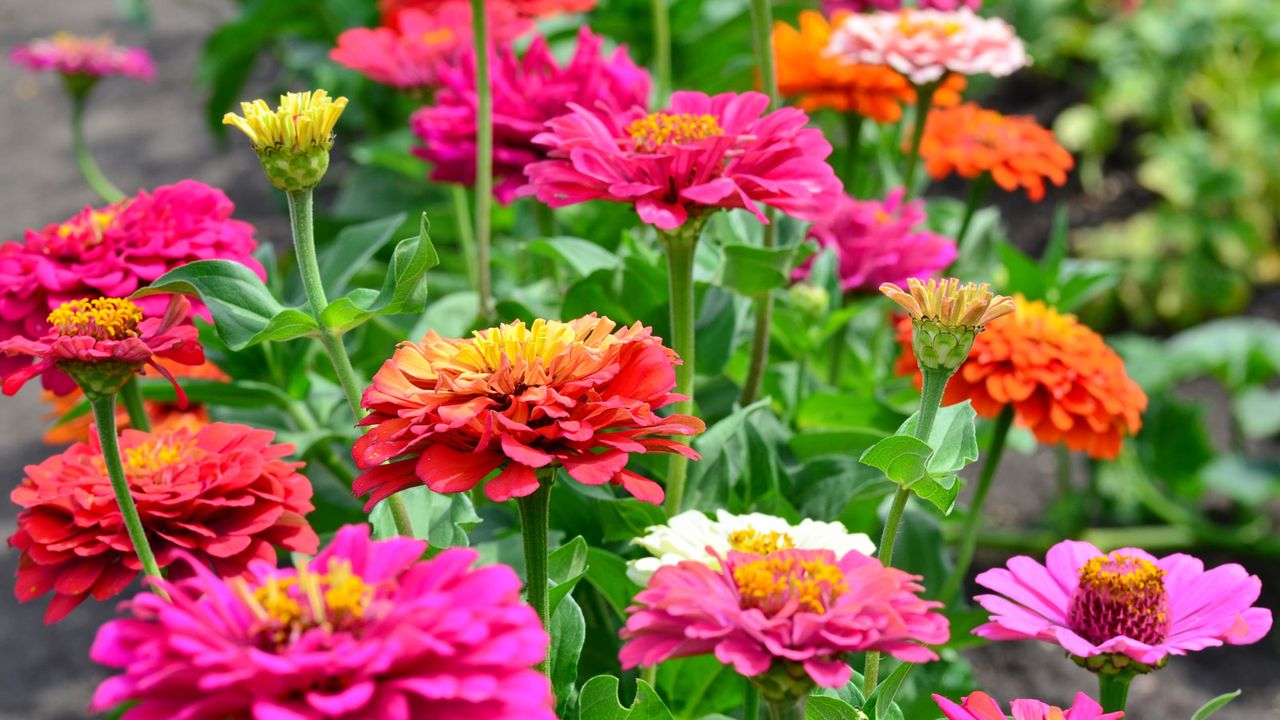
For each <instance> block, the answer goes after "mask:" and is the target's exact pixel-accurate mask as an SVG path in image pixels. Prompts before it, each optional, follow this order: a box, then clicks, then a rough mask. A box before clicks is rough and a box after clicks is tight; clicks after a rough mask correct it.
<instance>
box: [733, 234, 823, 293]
mask: <svg viewBox="0 0 1280 720" xmlns="http://www.w3.org/2000/svg"><path fill="white" fill-rule="evenodd" d="M802 247H804V248H805V249H806V250H812V248H810V247H809V246H807V245H805V246H802ZM721 251H722V252H723V253H724V264H723V265H721V266H720V276H719V283H718V284H720V285H723V286H724V287H727V288H730V289H732V290H735V291H737V292H739V293H742V294H743V295H747V296H751V295H758V294H760V293H763V292H768V291H770V290H773V289H775V288H780V287H785V286H786V285H787V284H788V283H790V282H791V267H792V260H793V258H794V257H795V254H796V253H795V251H796V248H795V246H788V247H780V248H764V247H755V246H752V245H738V244H725V245H724V246H723V247H722V248H721Z"/></svg>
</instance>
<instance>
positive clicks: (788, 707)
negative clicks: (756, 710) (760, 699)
mask: <svg viewBox="0 0 1280 720" xmlns="http://www.w3.org/2000/svg"><path fill="white" fill-rule="evenodd" d="M807 700H808V697H806V696H804V695H801V696H800V697H798V698H784V699H782V700H766V701H765V703H764V707H765V710H766V711H767V712H768V717H769V720H804V712H805V703H806V701H807Z"/></svg>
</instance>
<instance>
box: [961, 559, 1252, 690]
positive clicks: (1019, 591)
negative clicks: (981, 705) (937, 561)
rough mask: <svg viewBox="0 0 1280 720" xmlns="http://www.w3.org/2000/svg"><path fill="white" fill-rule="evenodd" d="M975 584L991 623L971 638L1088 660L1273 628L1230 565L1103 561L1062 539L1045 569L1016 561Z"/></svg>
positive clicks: (1242, 637) (1160, 652)
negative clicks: (1049, 647)
mask: <svg viewBox="0 0 1280 720" xmlns="http://www.w3.org/2000/svg"><path fill="white" fill-rule="evenodd" d="M978 584H979V585H982V586H983V587H985V588H988V589H990V590H993V591H995V592H996V593H999V594H997V595H979V596H978V597H977V598H976V599H977V601H978V602H979V603H980V604H981V605H982V607H983V608H985V609H986V610H987V611H988V612H990V613H991V622H989V623H987V624H985V625H982V626H980V627H978V628H977V629H976V630H974V634H975V635H978V636H979V637H984V638H988V639H990V640H1022V639H1038V640H1044V641H1045V642H1051V643H1055V644H1058V645H1061V646H1062V647H1063V648H1064V649H1065V650H1066V651H1067V652H1069V653H1071V654H1072V655H1073V656H1075V657H1076V658H1080V659H1083V660H1086V661H1087V660H1088V659H1089V658H1093V657H1095V656H1108V655H1113V654H1118V655H1125V656H1128V657H1129V658H1130V659H1132V660H1135V661H1137V662H1139V663H1143V664H1145V665H1151V666H1154V665H1158V664H1160V663H1163V662H1164V661H1165V659H1166V658H1167V657H1169V656H1170V655H1185V654H1186V653H1187V652H1189V651H1194V650H1203V649H1204V648H1209V647H1218V646H1220V645H1222V644H1223V643H1227V644H1230V645H1248V644H1250V643H1255V642H1257V641H1258V640H1260V639H1262V637H1263V636H1265V635H1266V634H1267V632H1268V631H1269V630H1270V629H1271V611H1270V610H1267V609H1265V608H1260V607H1253V603H1254V602H1255V601H1257V599H1258V595H1259V593H1260V592H1261V590H1262V582H1261V581H1260V580H1258V578H1257V576H1255V575H1250V574H1249V573H1248V572H1247V571H1246V570H1245V569H1244V568H1243V567H1241V566H1239V565H1236V564H1234V563H1233V564H1229V565H1221V566H1219V567H1216V568H1213V569H1212V570H1208V571H1206V570H1205V569H1204V563H1202V562H1200V561H1199V560H1197V559H1196V558H1194V557H1191V556H1190V555H1183V554H1180V553H1179V554H1175V555H1168V556H1166V557H1163V558H1156V557H1154V556H1152V555H1150V554H1148V553H1147V552H1146V551H1144V550H1139V549H1136V548H1125V549H1122V550H1117V551H1115V552H1114V553H1111V554H1109V555H1108V554H1105V553H1103V552H1102V551H1101V550H1099V549H1098V548H1096V547H1094V546H1093V545H1090V544H1089V543H1086V542H1076V541H1073V540H1065V541H1063V542H1060V543H1058V544H1057V545H1054V546H1053V547H1052V548H1050V550H1049V554H1048V556H1047V557H1046V558H1045V564H1044V565H1041V564H1040V563H1038V562H1036V561H1035V560H1033V559H1031V558H1029V557H1025V556H1019V557H1015V558H1013V559H1012V560H1010V561H1009V562H1008V564H1007V565H1006V568H997V569H994V570H988V571H986V572H984V573H982V574H981V575H979V576H978ZM1102 660H1104V658H1099V660H1098V661H1095V663H1093V664H1097V662H1101V661H1102ZM1089 665H1090V664H1089V663H1086V666H1089ZM1091 669H1096V668H1091Z"/></svg>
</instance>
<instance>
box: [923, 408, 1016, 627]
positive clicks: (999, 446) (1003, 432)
mask: <svg viewBox="0 0 1280 720" xmlns="http://www.w3.org/2000/svg"><path fill="white" fill-rule="evenodd" d="M1011 427H1013V406H1012V405H1006V406H1005V408H1004V410H1002V411H1000V416H999V417H997V418H996V425H995V427H994V428H992V429H991V445H990V446H989V447H988V448H987V454H986V456H985V457H984V458H983V459H982V474H981V475H979V476H978V486H977V487H976V488H974V491H973V502H971V503H969V514H968V515H967V516H966V517H965V520H964V533H963V535H962V536H961V539H960V554H959V556H957V557H956V566H955V568H954V569H952V571H951V575H950V577H948V578H947V582H946V584H945V585H943V586H942V592H941V594H939V595H938V599H939V600H941V601H942V604H943V605H944V606H945V605H950V604H951V601H952V600H955V597H956V594H957V593H958V592H959V591H960V586H961V585H962V584H964V579H965V576H966V575H968V573H969V566H970V565H972V564H973V551H974V549H975V548H976V547H977V546H978V525H979V524H981V522H982V504H983V502H985V501H986V499H987V493H988V492H989V491H990V490H991V481H992V480H993V479H994V478H995V476H996V469H997V468H999V467H1000V458H1001V457H1002V456H1003V455H1004V447H1005V441H1006V440H1008V439H1009V429H1010V428H1011Z"/></svg>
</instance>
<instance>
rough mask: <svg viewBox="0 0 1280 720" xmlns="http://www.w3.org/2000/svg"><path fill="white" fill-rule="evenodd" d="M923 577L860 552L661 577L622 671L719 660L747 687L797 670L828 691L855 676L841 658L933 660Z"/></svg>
mask: <svg viewBox="0 0 1280 720" xmlns="http://www.w3.org/2000/svg"><path fill="white" fill-rule="evenodd" d="M917 580H919V578H918V577H916V576H913V575H908V574H907V573H904V572H902V571H901V570H897V569H894V568H886V567H884V566H883V565H881V564H880V561H878V560H875V559H873V558H870V557H867V556H866V555H863V554H861V553H859V552H857V551H852V552H849V553H846V554H845V555H844V556H843V557H840V558H837V556H836V554H835V553H834V552H831V551H830V550H779V551H777V552H773V553H770V554H768V555H757V554H754V553H742V552H730V553H729V555H728V558H727V559H724V560H721V562H720V568H719V569H712V568H711V567H710V566H708V565H707V564H705V563H702V562H695V561H685V562H681V563H679V564H678V565H667V566H664V567H661V568H659V569H658V571H657V572H656V573H654V575H653V577H652V578H650V580H649V586H648V588H646V589H645V590H643V591H641V592H640V593H639V594H638V595H636V600H635V602H636V604H635V605H634V606H632V607H631V608H630V609H629V611H628V612H629V613H630V615H631V616H630V617H629V618H628V619H627V623H626V626H625V627H624V628H623V630H622V639H623V640H624V641H625V644H624V645H623V647H622V651H621V653H620V654H619V659H620V660H621V661H622V668H623V669H624V670H629V669H631V668H634V667H636V666H651V665H656V664H658V663H660V662H664V661H666V660H670V659H672V658H681V657H691V656H694V655H708V654H714V655H715V657H716V659H717V660H719V661H720V662H722V663H724V664H726V665H733V668H734V670H736V671H737V672H738V673H739V674H741V675H744V676H746V677H755V676H757V675H761V674H764V673H766V672H769V671H770V669H772V668H773V667H774V665H775V663H778V664H782V665H788V666H798V667H797V668H796V669H797V670H802V673H801V672H792V673H790V674H791V676H792V677H800V676H801V675H802V674H803V675H808V677H809V679H811V680H812V681H813V683H816V684H817V685H820V686H822V687H840V686H842V685H844V684H845V683H846V682H848V681H849V678H850V676H851V674H852V672H851V670H850V669H849V665H848V663H847V662H846V659H845V655H846V654H847V653H851V652H863V651H866V650H877V651H880V652H886V653H889V654H891V655H893V656H895V657H897V658H900V659H902V660H905V661H907V662H925V661H929V660H936V659H937V655H936V654H934V652H933V651H932V650H929V649H928V648H926V647H924V646H923V645H921V644H920V643H926V644H939V643H945V642H946V641H947V639H948V638H949V637H950V630H949V625H948V622H947V619H946V617H945V616H943V615H941V614H939V613H937V612H935V610H936V609H937V608H939V607H941V605H940V604H939V603H936V602H929V601H925V600H923V599H921V598H920V596H919V593H920V592H921V591H922V590H923V589H924V588H923V587H921V586H920V585H919V584H918V583H917V582H916V581H917Z"/></svg>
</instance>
